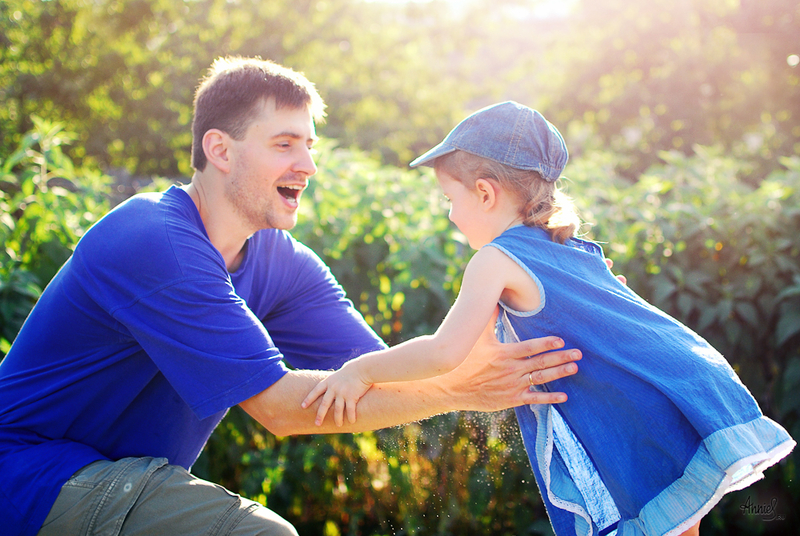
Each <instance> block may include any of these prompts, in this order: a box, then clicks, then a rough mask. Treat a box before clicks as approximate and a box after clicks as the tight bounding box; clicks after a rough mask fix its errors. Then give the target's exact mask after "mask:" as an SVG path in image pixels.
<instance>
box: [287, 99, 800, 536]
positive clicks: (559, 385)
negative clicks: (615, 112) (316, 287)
mask: <svg viewBox="0 0 800 536" xmlns="http://www.w3.org/2000/svg"><path fill="white" fill-rule="evenodd" d="M567 157H568V155H567V148H566V145H565V143H564V140H563V138H562V137H561V134H560V133H559V132H558V130H556V128H555V127H554V126H553V125H551V124H550V123H549V122H547V120H545V118H544V117H543V116H542V115H541V114H540V113H539V112H536V111H534V110H531V109H530V108H527V107H525V106H522V105H519V104H517V103H514V102H505V103H502V104H497V105H494V106H490V107H488V108H484V109H483V110H480V111H478V112H476V113H474V114H473V115H471V116H469V117H467V118H466V119H465V120H464V121H462V122H461V123H460V124H459V125H458V126H456V128H455V129H453V131H452V132H450V134H449V135H448V136H447V137H446V138H445V139H444V141H442V143H440V144H439V145H437V146H436V147H434V148H433V149H431V150H430V151H428V152H427V153H425V154H424V155H422V156H421V157H419V158H417V159H416V160H415V161H414V162H412V163H411V165H412V166H417V165H428V166H433V167H434V169H435V171H436V177H437V179H438V181H439V184H440V186H441V188H442V190H443V191H444V195H445V196H446V197H447V198H448V199H449V200H450V203H451V208H450V219H451V220H452V221H453V222H454V223H455V224H456V225H457V226H458V228H459V229H460V230H461V232H462V233H463V234H464V235H465V236H466V237H467V239H468V240H469V244H470V246H471V247H473V248H474V249H476V250H478V251H477V253H475V255H474V256H473V257H472V259H471V260H470V262H469V264H468V265H467V268H466V271H465V272H464V277H463V282H462V287H461V291H460V293H459V295H458V298H457V299H456V302H455V304H454V305H453V308H452V309H451V310H450V311H449V313H448V314H447V317H446V318H445V319H444V321H443V322H442V325H441V326H440V327H439V329H438V330H437V331H436V333H435V334H434V335H432V336H425V337H419V338H416V339H413V340H410V341H407V342H405V343H403V344H400V345H397V346H395V347H393V348H390V349H388V350H382V351H379V352H374V353H371V354H366V355H363V356H361V357H359V358H357V359H355V360H353V361H350V362H349V363H347V364H346V365H344V366H343V367H342V368H341V369H340V370H339V371H337V372H335V373H334V374H332V375H331V376H329V377H328V378H327V379H326V380H324V381H322V382H320V383H319V384H318V385H317V386H316V387H315V388H314V389H313V390H312V391H311V393H310V394H309V395H308V397H307V398H306V399H305V400H304V401H303V403H302V405H303V407H308V406H309V405H310V404H311V402H313V401H314V400H316V399H317V398H318V397H320V396H322V397H323V398H322V403H321V405H320V407H319V409H318V413H317V423H318V424H320V423H321V422H322V420H323V419H324V417H325V415H326V414H327V412H328V410H329V409H330V408H331V406H332V407H333V413H334V419H335V421H336V423H337V424H342V422H343V415H344V412H346V413H347V417H348V419H349V420H350V422H355V419H356V404H357V402H358V400H359V398H360V397H361V396H363V395H364V393H365V392H366V391H367V390H368V389H369V388H370V386H371V385H372V384H373V383H378V382H394V381H404V380H412V379H419V378H423V377H429V376H435V375H439V374H443V373H445V372H448V371H450V370H452V369H453V368H455V367H456V366H458V365H459V364H460V363H461V362H462V361H463V359H464V358H465V357H466V355H467V354H468V353H469V351H470V349H471V348H472V346H473V344H474V343H475V341H476V340H477V339H478V336H479V335H480V333H481V331H482V330H483V328H484V327H485V326H486V324H487V323H488V322H489V321H490V318H491V316H492V314H493V312H494V310H495V307H496V305H497V304H498V302H499V303H500V306H501V308H502V313H501V319H500V322H499V323H498V331H499V336H500V337H501V340H502V341H504V342H509V341H515V340H525V339H530V338H534V337H542V336H547V335H557V336H560V337H561V338H562V339H563V340H564V342H565V348H579V349H580V350H581V352H582V354H583V359H582V361H581V365H580V371H579V372H578V374H576V375H574V376H570V377H567V378H564V379H560V380H557V381H553V382H551V383H550V384H549V385H548V386H547V388H548V389H552V390H553V391H561V392H564V393H566V394H567V396H568V401H567V402H565V403H563V404H559V405H558V406H550V405H531V406H522V407H519V408H516V412H517V418H518V421H519V424H520V429H521V431H522V436H523V440H524V444H525V448H526V450H527V451H528V456H529V458H530V461H531V465H532V467H533V470H534V473H535V476H536V480H537V483H538V485H539V489H540V491H541V494H542V497H543V499H544V502H545V505H546V507H547V511H548V514H549V516H550V520H551V523H552V525H553V528H554V530H555V533H556V534H557V535H566V534H570V535H574V534H580V535H584V534H585V535H594V534H600V535H604V534H613V533H614V531H616V534H617V535H619V536H629V535H641V534H645V535H662V534H682V533H683V534H697V533H698V527H699V523H700V519H701V518H702V517H703V516H704V515H705V514H706V513H707V512H708V511H710V510H711V508H712V507H713V506H714V505H715V504H716V503H717V502H718V501H719V500H720V498H721V497H722V495H724V494H725V493H727V492H729V491H733V490H737V489H741V488H744V487H746V486H748V485H749V484H750V483H752V482H754V481H755V480H758V479H759V478H761V477H762V471H763V470H764V469H765V468H767V467H769V466H771V465H773V464H775V463H777V462H778V461H779V460H780V459H781V458H783V457H785V456H786V455H787V454H788V453H789V452H790V451H791V450H792V449H793V448H794V445H795V442H794V441H793V440H792V438H791V437H790V436H789V435H788V434H787V433H786V431H785V430H784V429H783V428H782V427H781V426H780V425H778V424H777V423H775V422H774V421H772V420H770V419H769V418H767V417H765V416H764V415H762V413H761V411H760V409H759V407H758V404H757V403H756V401H755V400H754V399H753V397H752V396H751V395H750V393H749V391H748V390H747V388H746V387H745V386H744V385H743V384H742V383H741V381H740V380H739V378H738V377H737V376H736V374H735V372H734V371H733V369H732V368H731V367H730V365H729V364H728V363H727V361H726V360H725V359H724V358H723V357H722V356H721V355H720V354H719V353H718V352H717V351H715V350H714V349H713V348H712V347H711V346H710V345H709V344H708V343H707V342H706V341H704V340H703V339H701V338H700V337H699V336H698V335H696V334H695V333H693V332H692V331H690V330H689V329H688V328H686V327H685V326H683V325H681V324H680V323H679V322H677V321H676V320H674V319H673V318H671V317H669V316H668V315H666V314H665V313H663V312H661V311H660V310H658V309H656V308H655V307H653V306H651V305H650V304H648V303H647V302H645V301H644V300H642V299H641V298H640V297H639V296H637V295H636V294H635V293H634V292H632V291H631V290H630V289H629V288H628V287H626V286H625V285H624V284H622V283H621V282H619V281H618V280H617V279H616V278H615V277H614V275H613V274H612V273H611V271H610V270H609V269H608V267H607V265H606V263H605V262H604V259H603V253H602V250H601V248H600V247H599V246H598V245H597V244H595V243H592V242H588V241H585V240H581V239H579V238H576V237H575V236H574V234H575V232H576V230H577V227H578V223H579V220H578V218H577V216H576V214H575V211H574V209H573V207H572V205H571V204H570V202H569V200H567V199H566V198H565V196H563V195H562V194H561V193H560V192H559V190H558V188H557V187H556V186H555V181H556V180H557V179H558V178H559V177H560V176H561V173H562V171H563V169H564V166H565V165H566V163H567ZM537 388H538V387H536V386H534V382H533V380H532V379H531V389H537Z"/></svg>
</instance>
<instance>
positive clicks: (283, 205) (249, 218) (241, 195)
mask: <svg viewBox="0 0 800 536" xmlns="http://www.w3.org/2000/svg"><path fill="white" fill-rule="evenodd" d="M316 140H317V137H316V134H315V132H314V122H313V120H312V118H311V114H310V112H309V111H308V109H307V108H298V109H293V108H282V109H276V108H275V102H274V100H272V99H270V100H269V101H267V102H266V103H265V104H264V106H263V108H262V109H261V111H260V112H259V114H258V115H257V117H256V118H255V120H254V121H253V122H252V123H251V124H250V126H249V127H248V128H247V131H246V132H245V136H244V139H243V140H241V141H237V140H231V148H232V151H231V153H230V154H231V155H232V158H233V162H232V167H231V174H230V176H229V177H228V182H227V183H226V185H225V197H226V199H227V200H228V202H230V203H231V204H232V205H233V207H234V210H235V211H236V213H237V214H238V216H239V217H241V218H242V219H243V220H244V223H245V225H247V226H248V227H252V228H253V232H255V231H256V230H258V229H267V228H273V229H291V228H292V227H294V226H295V224H296V223H297V209H298V206H299V203H300V197H301V195H302V193H303V190H305V188H306V187H307V186H308V178H309V177H311V176H312V175H314V174H315V173H316V172H317V167H316V165H315V164H314V160H313V158H312V154H313V149H312V146H313V144H314V142H315V141H316Z"/></svg>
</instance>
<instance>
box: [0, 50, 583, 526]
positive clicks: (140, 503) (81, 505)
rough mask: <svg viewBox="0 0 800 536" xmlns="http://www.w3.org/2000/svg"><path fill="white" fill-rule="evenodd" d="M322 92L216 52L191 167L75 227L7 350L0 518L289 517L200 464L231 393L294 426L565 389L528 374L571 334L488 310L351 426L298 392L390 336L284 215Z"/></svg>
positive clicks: (302, 175)
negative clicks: (508, 327) (465, 342)
mask: <svg viewBox="0 0 800 536" xmlns="http://www.w3.org/2000/svg"><path fill="white" fill-rule="evenodd" d="M323 108H324V104H323V102H322V100H321V99H320V97H319V95H318V94H317V92H316V90H315V89H314V87H313V85H312V84H311V83H310V82H308V81H307V80H306V79H305V78H304V77H302V76H301V75H299V74H298V73H295V72H293V71H291V70H289V69H286V68H283V67H280V66H278V65H276V64H274V63H271V62H266V61H261V60H252V59H241V58H228V59H221V60H218V61H217V62H215V63H214V65H213V66H212V68H211V70H210V72H209V74H208V76H207V77H206V78H205V80H204V81H203V82H202V84H201V86H200V87H199V89H198V91H197V94H196V98H195V116H194V121H193V125H192V131H193V136H194V140H193V147H192V165H193V167H194V168H195V170H196V171H195V173H194V175H193V177H192V181H191V183H190V184H189V185H188V186H184V187H181V188H178V187H173V188H171V189H169V190H168V191H167V192H163V193H161V194H146V195H140V196H135V197H133V198H131V199H129V200H128V201H127V202H125V203H123V204H121V205H120V206H119V207H117V208H115V209H114V210H112V211H111V212H110V213H109V214H107V215H106V216H105V217H104V218H103V219H102V220H100V221H99V222H98V223H97V224H96V225H95V226H94V227H93V228H92V229H90V230H89V231H88V232H87V233H86V235H85V236H84V237H83V238H82V239H81V241H80V243H79V244H78V246H77V247H76V249H75V252H74V254H73V256H72V257H71V258H70V260H69V261H67V263H66V264H65V265H64V266H63V267H62V269H61V270H60V272H59V273H58V274H57V275H56V276H55V277H54V278H53V281H52V282H51V283H50V284H49V285H48V287H47V289H46V290H45V292H44V293H43V295H42V297H41V299H40V300H39V302H38V303H37V305H36V307H35V308H34V310H33V311H32V312H31V314H30V316H29V318H28V319H27V321H26V323H25V325H24V326H23V328H22V330H21V331H20V333H19V336H18V337H17V339H16V340H15V342H14V345H13V346H12V348H11V350H10V351H9V353H8V356H7V357H6V359H5V361H4V362H3V363H2V364H1V365H0V475H2V477H3V478H2V479H0V519H2V520H3V522H4V525H3V530H4V531H5V532H4V534H10V535H15V536H16V535H25V536H27V535H33V534H37V532H38V533H39V534H59V535H61V534H84V533H87V534H88V533H92V534H95V533H102V534H106V533H107V534H114V535H116V534H276V535H284V534H286V535H294V534H296V532H295V530H294V528H293V527H291V525H290V524H289V523H288V522H286V521H285V520H283V519H282V518H280V517H279V516H278V515H276V514H275V513H273V512H271V511H269V510H268V509H266V508H264V507H262V506H261V505H259V504H256V503H254V502H252V501H248V500H246V499H243V498H241V497H238V496H236V495H234V494H231V493H229V492H227V491H226V490H224V489H222V488H220V487H218V486H215V485H213V484H211V483H208V482H204V481H202V480H199V479H197V478H195V477H193V476H192V475H191V474H190V473H189V472H188V469H189V468H190V467H191V465H192V463H193V462H194V461H195V459H196V457H197V455H198V454H199V453H200V451H201V449H202V447H203V445H204V444H205V442H206V440H207V439H208V437H209V435H210V434H211V432H212V430H213V429H214V427H215V426H216V425H217V424H218V423H219V421H220V420H221V419H222V417H223V415H224V414H225V412H226V411H227V409H228V408H230V407H231V406H233V405H235V404H240V405H241V406H242V407H243V408H244V409H245V411H247V412H248V413H249V414H250V415H251V416H253V417H254V418H255V419H257V420H258V421H259V422H260V423H262V424H263V425H264V426H265V427H266V428H267V429H268V430H270V431H271V432H273V433H275V434H278V435H290V434H302V433H319V432H334V431H335V432H341V431H358V430H367V429H377V428H382V427H387V426H393V425H397V424H402V423H407V422H410V421H415V420H419V419H424V418H426V417H430V416H432V415H435V414H439V413H442V412H447V411H453V410H458V409H463V410H483V411H492V410H497V409H501V408H506V407H511V406H516V405H520V404H529V403H550V402H558V401H561V400H563V397H562V396H561V395H560V394H558V393H534V392H530V391H529V390H528V387H529V385H533V384H534V383H544V382H546V381H550V380H552V379H555V378H558V377H563V376H565V375H568V374H572V373H574V372H575V371H576V370H577V367H576V366H575V365H574V364H572V363H570V361H573V360H575V359H578V358H579V353H578V352H575V351H572V352H553V353H549V354H544V355H537V357H536V358H534V359H530V360H527V359H525V356H528V355H535V354H541V353H542V352H546V351H548V350H554V349H557V348H558V347H559V345H560V343H559V341H558V340H557V339H556V338H547V339H543V340H536V341H527V342H526V343H521V344H519V345H499V344H498V343H497V341H496V340H494V339H493V336H492V334H491V332H490V330H488V329H487V333H486V334H485V337H484V338H483V340H482V341H481V342H480V343H479V344H478V345H476V348H475V350H474V351H473V353H472V355H471V357H470V358H469V359H468V361H467V363H466V364H465V365H464V366H462V367H460V368H459V369H457V370H456V371H454V372H453V373H451V374H449V375H447V376H445V377H440V378H437V379H433V380H427V381H418V382H408V383H396V384H391V385H376V386H375V388H373V389H372V390H370V391H369V393H367V395H366V396H365V397H364V398H363V399H362V402H361V405H360V406H359V420H358V423H357V426H350V427H345V428H337V427H335V426H334V425H333V423H332V421H331V420H330V419H329V420H328V421H326V422H325V423H324V424H323V426H322V427H317V426H315V425H314V416H315V413H316V408H314V407H311V408H309V409H306V410H302V409H301V408H300V402H301V400H302V399H303V397H304V396H305V395H306V394H307V393H308V392H309V391H310V390H311V388H312V387H313V386H314V385H316V383H317V382H318V381H319V380H320V379H321V378H323V377H324V375H325V374H326V373H325V372H320V370H329V369H335V368H337V367H339V366H341V364H342V363H344V362H345V361H346V360H348V359H350V358H352V357H355V356H356V355H359V354H361V353H363V352H367V351H370V350H374V349H377V348H380V347H382V346H383V343H382V342H381V340H380V339H379V338H378V337H377V336H376V335H375V334H374V333H373V332H372V331H371V330H370V329H369V327H368V326H367V325H366V324H365V322H364V320H363V319H362V317H361V316H360V315H359V314H358V313H357V312H356V311H355V310H354V308H353V307H352V304H351V303H350V302H349V301H348V300H347V299H346V298H345V296H344V293H343V291H342V290H341V288H340V287H339V285H338V284H337V282H336V281H335V280H334V278H333V277H332V275H331V274H330V271H329V270H328V269H327V267H326V266H325V265H324V264H323V263H322V262H321V260H320V259H319V258H318V257H317V256H316V255H314V254H313V253H312V252H311V251H310V250H309V249H308V248H306V247H305V246H303V245H302V244H299V243H298V242H296V241H294V240H293V239H292V238H291V236H290V235H289V234H288V233H286V230H288V229H291V228H292V227H293V226H294V225H295V223H296V220H297V209H298V205H299V203H300V200H301V197H302V193H303V190H304V189H305V188H306V186H307V185H308V180H309V177H311V176H312V175H314V173H315V172H316V167H315V165H314V161H313V159H312V153H313V149H312V147H313V144H314V141H315V140H316V135H315V128H314V121H315V120H320V119H321V118H322V116H323ZM283 360H285V361H286V362H288V363H290V364H291V365H292V366H293V367H294V368H295V369H296V370H292V371H289V370H288V369H287V368H286V367H285V366H284V364H283Z"/></svg>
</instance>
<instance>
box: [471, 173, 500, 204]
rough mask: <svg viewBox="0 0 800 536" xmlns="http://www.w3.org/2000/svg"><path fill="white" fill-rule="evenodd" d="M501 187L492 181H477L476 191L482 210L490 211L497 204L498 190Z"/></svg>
mask: <svg viewBox="0 0 800 536" xmlns="http://www.w3.org/2000/svg"><path fill="white" fill-rule="evenodd" d="M498 188H499V185H498V184H497V183H496V182H495V181H493V180H491V179H478V180H476V181H475V191H476V192H477V194H478V198H479V199H480V203H481V208H483V209H484V210H489V209H491V208H492V207H494V205H495V203H497V194H498V192H497V189H498Z"/></svg>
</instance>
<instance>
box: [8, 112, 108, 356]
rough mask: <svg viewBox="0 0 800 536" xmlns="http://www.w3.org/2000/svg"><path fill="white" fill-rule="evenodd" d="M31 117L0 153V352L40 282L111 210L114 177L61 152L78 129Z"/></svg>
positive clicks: (45, 280)
mask: <svg viewBox="0 0 800 536" xmlns="http://www.w3.org/2000/svg"><path fill="white" fill-rule="evenodd" d="M32 121H33V124H34V129H33V130H32V131H30V132H29V133H28V134H27V135H26V136H25V137H24V138H23V139H22V141H21V143H20V145H19V147H18V148H17V149H16V150H15V151H13V152H12V153H11V154H10V156H8V157H7V158H0V240H1V241H2V243H3V244H4V247H3V250H2V251H0V357H2V356H4V355H5V354H6V352H7V351H8V347H9V344H10V343H11V342H12V341H13V340H14V338H15V337H16V334H17V332H18V331H19V328H20V327H21V326H22V322H23V321H24V320H25V318H26V317H27V316H28V313H29V312H30V310H31V308H32V307H33V304H34V303H35V302H36V299H37V298H38V297H39V295H40V294H41V289H42V288H44V286H45V285H46V284H47V283H48V282H49V281H50V279H51V278H52V277H53V276H54V275H55V273H56V272H57V271H58V269H59V268H60V267H61V265H62V264H64V262H65V261H66V260H67V259H68V258H69V256H70V255H71V254H72V248H73V247H74V246H75V244H76V243H77V241H78V239H79V238H80V237H81V236H82V235H83V233H84V232H85V231H86V229H88V228H89V226H90V225H91V224H92V223H93V222H94V221H95V220H96V219H97V218H99V217H100V216H102V215H103V214H104V213H105V212H106V211H107V210H108V202H107V201H106V194H107V192H108V191H109V185H110V178H108V177H105V176H103V175H102V174H100V173H99V172H98V171H96V170H92V169H88V168H76V167H75V166H74V165H73V163H72V161H71V160H70V159H69V158H67V157H66V156H64V153H63V152H62V147H63V146H64V145H65V144H67V143H69V142H70V141H72V140H73V139H74V134H72V133H69V132H65V131H64V130H63V126H62V125H61V124H59V123H51V122H48V121H44V120H42V119H40V118H38V117H36V116H34V117H33V118H32Z"/></svg>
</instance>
